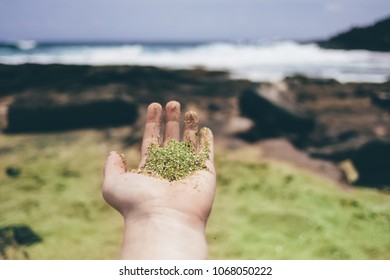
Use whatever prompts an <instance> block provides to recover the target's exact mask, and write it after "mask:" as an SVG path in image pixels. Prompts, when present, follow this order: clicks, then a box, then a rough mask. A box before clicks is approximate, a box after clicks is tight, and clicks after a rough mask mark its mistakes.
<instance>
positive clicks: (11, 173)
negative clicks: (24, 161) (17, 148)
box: [5, 166, 22, 178]
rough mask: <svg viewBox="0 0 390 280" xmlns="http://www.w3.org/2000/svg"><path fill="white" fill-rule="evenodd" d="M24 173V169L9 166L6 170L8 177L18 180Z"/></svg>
mask: <svg viewBox="0 0 390 280" xmlns="http://www.w3.org/2000/svg"><path fill="white" fill-rule="evenodd" d="M21 173H22V169H20V168H19V167H15V166H7V167H6V168H5V174H7V176H8V177H12V178H17V177H19V176H20V174H21Z"/></svg>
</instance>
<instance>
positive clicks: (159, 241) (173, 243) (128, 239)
mask: <svg viewBox="0 0 390 280" xmlns="http://www.w3.org/2000/svg"><path fill="white" fill-rule="evenodd" d="M161 117H162V108H161V105H160V104H158V103H153V104H151V105H149V107H148V110H147V114H146V125H145V132H144V137H143V141H142V148H141V160H140V164H139V168H142V167H143V166H144V165H145V163H146V160H147V150H148V147H149V145H151V144H157V145H159V144H160V143H159V135H160V129H161ZM184 125H185V128H184V134H183V141H188V142H189V143H190V144H191V145H192V146H193V147H194V149H195V150H196V151H198V152H201V151H202V150H205V149H207V151H208V160H207V161H206V166H207V168H208V170H200V171H196V172H195V173H193V174H192V175H190V176H189V177H186V178H184V179H181V180H178V181H173V182H169V181H167V180H163V179H158V178H154V177H150V176H147V175H143V174H137V173H132V172H127V164H126V161H125V159H124V157H123V156H122V155H120V154H118V153H117V152H111V153H110V154H109V156H108V158H107V161H106V166H105V171H104V182H103V196H104V198H105V200H106V201H107V202H108V203H109V204H110V205H111V206H112V207H114V208H115V209H117V210H118V211H119V212H120V213H121V214H122V215H123V217H124V220H125V237H124V244H123V246H122V254H121V257H122V258H141V259H150V258H152V259H165V258H175V259H179V258H187V259H195V258H206V257H207V245H206V243H205V237H204V231H205V226H206V222H207V219H208V216H209V214H210V211H211V207H212V204H213V200H214V194H215V186H216V176H215V169H214V165H213V156H214V155H213V153H214V150H213V135H212V133H211V131H210V130H209V129H207V128H204V129H202V130H201V133H200V137H198V117H197V115H196V114H195V113H194V112H187V113H186V115H185V124H184ZM179 139H180V104H179V103H178V102H175V101H171V102H169V103H168V104H167V105H166V120H165V126H164V137H163V143H162V145H163V146H165V145H167V143H168V142H169V141H170V140H177V141H179ZM206 146H207V147H206Z"/></svg>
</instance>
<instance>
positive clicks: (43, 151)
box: [0, 130, 390, 259]
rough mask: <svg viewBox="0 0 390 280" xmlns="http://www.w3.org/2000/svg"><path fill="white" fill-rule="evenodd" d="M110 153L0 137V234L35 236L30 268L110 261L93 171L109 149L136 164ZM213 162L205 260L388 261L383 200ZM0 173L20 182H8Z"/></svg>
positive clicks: (110, 144)
mask: <svg viewBox="0 0 390 280" xmlns="http://www.w3.org/2000/svg"><path fill="white" fill-rule="evenodd" d="M118 143H119V142H118V141H117V140H115V138H114V139H113V138H112V137H109V134H107V133H100V132H96V131H92V130H89V131H79V132H72V133H60V134H48V135H30V136H27V135H14V136H10V135H0V171H1V172H0V227H1V226H5V225H10V224H26V225H29V226H30V227H31V228H32V229H33V230H34V231H35V232H37V233H38V234H39V235H40V236H42V237H43V239H44V241H43V242H42V243H40V244H37V245H33V246H30V247H28V248H27V249H26V250H27V251H28V253H29V255H30V257H31V258H33V259H113V258H116V257H117V254H118V249H119V246H120V242H121V234H122V221H121V218H120V216H119V215H118V214H117V213H116V212H115V211H114V210H112V209H111V208H109V207H108V206H107V205H106V204H105V203H104V201H103V200H102V198H101V194H100V183H101V172H102V166H103V164H104V159H105V155H106V153H107V152H108V151H109V150H110V149H120V150H121V151H123V152H126V154H127V156H128V159H130V164H131V165H135V164H136V162H137V160H138V154H137V151H136V148H129V149H123V148H121V147H120V145H119V144H118ZM222 154H223V153H220V154H218V155H217V170H218V191H217V196H216V201H215V205H214V209H213V212H212V215H211V217H210V221H209V224H208V228H207V238H208V240H209V246H210V257H211V258H213V259H340V258H341V259H390V236H389V234H388V232H390V196H389V195H388V194H384V193H378V192H376V191H373V190H365V189H358V190H351V191H343V190H340V189H338V188H336V187H335V186H334V185H332V183H331V182H328V181H326V180H324V179H322V178H319V177H317V176H314V175H312V174H309V173H306V172H304V171H301V170H297V169H294V168H292V167H290V166H288V165H285V164H281V163H277V162H253V161H251V160H245V161H244V160H241V161H240V160H237V159H235V158H234V157H233V158H232V157H225V156H222ZM225 154H226V153H225ZM6 166H17V167H21V168H22V173H21V175H20V176H19V177H18V178H10V177H7V176H6V175H5V173H4V170H5V168H6ZM11 253H12V252H10V255H11ZM13 257H14V258H22V257H23V255H22V254H21V253H20V252H19V253H18V252H16V253H14V254H13Z"/></svg>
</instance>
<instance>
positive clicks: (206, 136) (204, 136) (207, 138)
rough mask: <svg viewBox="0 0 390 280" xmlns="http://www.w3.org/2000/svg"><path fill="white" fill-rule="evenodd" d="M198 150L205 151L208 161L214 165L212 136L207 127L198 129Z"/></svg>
mask: <svg viewBox="0 0 390 280" xmlns="http://www.w3.org/2000/svg"><path fill="white" fill-rule="evenodd" d="M199 152H206V153H207V155H208V162H209V163H210V164H211V165H214V136H213V133H212V132H211V130H210V129H209V128H207V127H204V128H202V129H201V130H200V141H199Z"/></svg>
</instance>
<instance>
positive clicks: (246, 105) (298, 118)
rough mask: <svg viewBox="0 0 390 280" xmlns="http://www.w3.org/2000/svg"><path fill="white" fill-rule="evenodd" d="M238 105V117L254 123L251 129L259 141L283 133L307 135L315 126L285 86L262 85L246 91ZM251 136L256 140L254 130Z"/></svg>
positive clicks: (292, 135)
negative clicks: (256, 133) (239, 112)
mask: <svg viewBox="0 0 390 280" xmlns="http://www.w3.org/2000/svg"><path fill="white" fill-rule="evenodd" d="M239 106H240V111H241V114H242V115H243V116H246V117H248V118H250V119H252V120H253V121H254V122H255V128H254V130H255V131H257V132H258V137H259V138H266V137H276V136H282V135H286V134H290V135H291V137H300V136H303V135H306V134H307V133H308V132H310V130H311V129H312V128H313V125H314V121H313V120H312V118H311V117H310V116H309V114H307V112H305V111H304V110H303V108H302V107H301V106H299V104H298V103H297V102H296V101H295V95H294V94H293V93H291V92H290V91H288V90H287V89H286V87H285V84H266V83H264V84H262V85H261V86H260V87H259V88H250V89H247V90H245V91H244V92H243V93H242V94H241V95H240V97H239ZM251 133H252V137H253V138H254V139H253V140H256V137H255V135H253V133H254V132H253V130H252V132H251ZM242 136H244V135H242ZM244 137H245V136H244ZM246 137H248V135H246Z"/></svg>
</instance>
